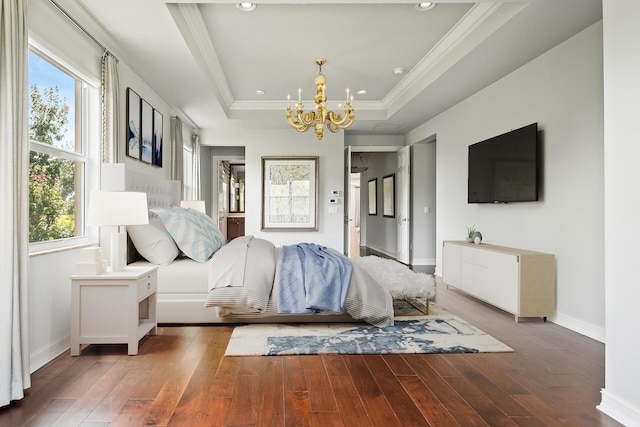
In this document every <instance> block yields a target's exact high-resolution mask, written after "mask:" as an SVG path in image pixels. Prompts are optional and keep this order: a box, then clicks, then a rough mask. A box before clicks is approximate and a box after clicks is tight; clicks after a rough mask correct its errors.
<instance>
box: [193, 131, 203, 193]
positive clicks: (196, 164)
mask: <svg viewBox="0 0 640 427" xmlns="http://www.w3.org/2000/svg"><path fill="white" fill-rule="evenodd" d="M191 138H192V141H191V142H192V144H193V145H192V150H193V168H192V170H193V194H192V195H191V197H192V199H193V200H200V193H201V191H200V137H199V136H198V135H193V136H192V137H191Z"/></svg>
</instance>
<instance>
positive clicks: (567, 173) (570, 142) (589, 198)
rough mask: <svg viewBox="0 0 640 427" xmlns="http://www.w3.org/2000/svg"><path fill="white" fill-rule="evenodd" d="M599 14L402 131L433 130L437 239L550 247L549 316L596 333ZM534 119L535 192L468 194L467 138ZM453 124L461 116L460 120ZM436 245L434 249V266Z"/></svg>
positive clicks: (599, 321)
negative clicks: (479, 197)
mask: <svg viewBox="0 0 640 427" xmlns="http://www.w3.org/2000/svg"><path fill="white" fill-rule="evenodd" d="M602 78H603V77H602V23H601V22H599V23H596V24H594V25H593V26H591V27H590V28H588V29H586V30H584V31H583V32H581V33H579V34H578V35H576V36H574V37H573V38H571V39H569V40H568V41H566V42H564V43H562V44H561V45H559V46H557V47H555V48H554V49H551V50H550V51H548V52H546V53H544V54H543V55H541V56H540V57H538V58H536V59H535V60H533V61H531V62H530V63H528V64H526V65H525V66H523V67H521V68H520V69H518V70H516V71H515V72H513V73H511V74H510V75H508V76H506V77H504V78H503V79H501V80H499V81H498V82H496V83H495V84H493V85H491V86H489V87H487V88H485V89H483V90H482V91H480V92H478V93H477V94H475V95H473V96H471V97H470V98H468V99H466V100H465V101H463V102H461V103H459V104H458V105H456V106H454V107H452V108H451V109H449V110H447V111H445V112H443V113H441V114H440V115H438V116H437V117H435V118H434V119H432V120H430V121H428V122H427V123H425V124H423V125H422V126H420V127H418V128H416V129H415V130H413V131H411V132H410V133H409V134H408V135H407V138H406V140H407V143H409V144H413V143H416V142H419V141H421V140H423V139H425V138H427V137H430V136H432V135H434V134H436V139H437V178H436V180H437V183H436V185H437V201H436V203H437V217H438V221H437V242H438V247H441V242H442V240H450V239H453V240H459V239H463V238H464V237H465V231H466V230H465V226H468V225H475V226H476V228H477V229H478V230H479V231H481V232H482V234H483V236H484V241H485V242H487V243H493V244H498V245H504V246H512V247H517V248H524V249H531V250H536V251H542V252H549V253H552V254H555V256H556V263H557V291H556V294H557V314H556V316H555V317H554V318H553V319H552V320H553V321H554V322H557V323H559V324H562V325H565V326H567V327H569V328H571V329H573V330H576V331H578V332H581V333H583V334H585V335H588V336H591V337H594V338H596V339H599V340H604V303H603V301H604V265H603V260H604V227H603V224H604V208H603V206H604V204H603V203H604V195H603V192H604V186H603V173H604V172H603V134H604V131H603V86H602V85H603V83H602ZM532 122H538V127H539V130H540V136H541V141H542V147H543V152H544V154H543V171H542V177H543V179H542V192H541V200H540V201H539V202H531V203H513V204H507V205H480V204H467V201H466V197H467V150H468V148H467V147H468V146H469V145H470V144H473V143H475V142H478V141H481V140H483V139H486V138H489V137H492V136H495V135H498V134H501V133H504V132H506V131H509V130H511V129H516V128H518V127H521V126H524V125H527V124H530V123H532ZM462 124H464V125H463V126H462ZM441 258H442V252H441V250H439V252H438V255H437V270H436V271H437V272H438V274H441V263H442V259H441Z"/></svg>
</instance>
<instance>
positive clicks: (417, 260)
mask: <svg viewBox="0 0 640 427" xmlns="http://www.w3.org/2000/svg"><path fill="white" fill-rule="evenodd" d="M411 265H436V260H435V258H434V259H428V258H414V259H413V260H412V261H411Z"/></svg>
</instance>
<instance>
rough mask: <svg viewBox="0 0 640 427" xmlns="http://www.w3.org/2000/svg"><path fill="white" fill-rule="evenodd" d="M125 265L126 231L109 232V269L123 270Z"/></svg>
mask: <svg viewBox="0 0 640 427" xmlns="http://www.w3.org/2000/svg"><path fill="white" fill-rule="evenodd" d="M126 265H127V232H126V231H121V232H117V231H114V232H113V233H111V271H115V272H117V271H123V270H124V267H125V266H126Z"/></svg>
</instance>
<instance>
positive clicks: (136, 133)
mask: <svg viewBox="0 0 640 427" xmlns="http://www.w3.org/2000/svg"><path fill="white" fill-rule="evenodd" d="M140 101H141V99H140V95H138V94H137V93H136V92H135V91H134V90H133V89H131V88H127V155H128V156H130V157H133V158H135V159H139V158H140Z"/></svg>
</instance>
